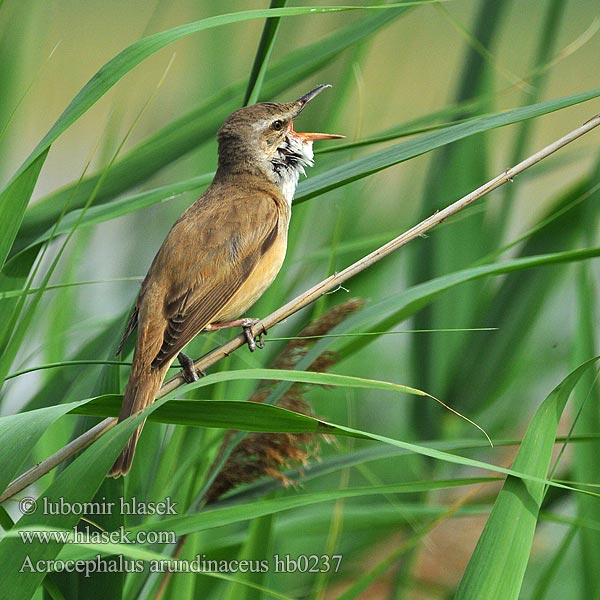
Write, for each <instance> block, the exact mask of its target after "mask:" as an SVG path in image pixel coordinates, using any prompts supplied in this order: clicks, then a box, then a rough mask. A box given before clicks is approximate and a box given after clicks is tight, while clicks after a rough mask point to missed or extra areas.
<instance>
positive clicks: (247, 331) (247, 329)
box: [204, 319, 267, 352]
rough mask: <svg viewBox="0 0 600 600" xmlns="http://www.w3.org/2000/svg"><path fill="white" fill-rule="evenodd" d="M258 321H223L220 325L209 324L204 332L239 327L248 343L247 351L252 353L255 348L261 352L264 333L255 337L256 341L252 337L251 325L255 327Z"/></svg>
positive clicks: (263, 344)
mask: <svg viewBox="0 0 600 600" xmlns="http://www.w3.org/2000/svg"><path fill="white" fill-rule="evenodd" d="M259 321H260V319H236V320H235V321H224V322H222V323H209V324H208V325H207V326H206V327H205V328H204V330H205V331H214V330H215V329H225V328H226V327H241V328H242V329H243V330H244V336H245V338H246V342H247V343H248V349H249V350H250V352H254V351H255V350H256V349H257V348H258V349H259V350H262V349H263V348H264V347H265V342H264V339H263V336H264V335H266V333H267V332H266V331H261V332H260V333H259V334H258V335H257V336H256V340H255V339H254V337H253V336H252V331H251V328H252V325H255V324H256V323H258V322H259ZM257 342H258V343H257Z"/></svg>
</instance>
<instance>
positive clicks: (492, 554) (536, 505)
mask: <svg viewBox="0 0 600 600" xmlns="http://www.w3.org/2000/svg"><path fill="white" fill-rule="evenodd" d="M596 360H597V358H594V359H591V360H588V361H586V362H584V363H583V364H581V365H580V366H579V367H577V368H576V369H575V370H574V371H572V372H571V373H570V374H569V375H568V376H567V377H566V378H565V379H563V381H562V382H561V383H560V384H559V385H558V386H557V387H556V388H555V389H554V390H553V391H552V393H551V394H550V395H549V396H548V397H547V398H546V399H545V400H544V402H543V403H542V404H541V405H540V407H539V408H538V410H537V411H536V413H535V415H534V417H533V419H532V420H531V422H530V423H529V426H528V427H527V431H526V433H525V436H524V438H523V442H522V443H521V447H520V448H519V452H518V453H517V456H516V458H515V461H514V464H513V468H514V469H516V470H519V471H522V472H524V473H529V474H531V475H534V476H535V477H546V475H547V473H548V468H549V466H550V460H551V458H552V450H553V448H554V439H555V437H556V433H557V429H558V423H559V420H560V416H561V414H562V412H563V410H564V407H565V405H566V403H567V400H568V399H569V396H570V395H571V393H572V391H573V388H574V387H575V385H576V384H577V383H578V381H579V380H580V378H581V377H582V376H583V375H584V373H586V371H587V370H588V369H589V368H590V367H591V366H592V365H594V364H595V363H596ZM545 494H546V486H545V485H544V484H542V483H538V482H533V481H524V480H523V479H518V478H514V477H509V478H507V480H506V482H505V484H504V486H503V488H502V491H501V492H500V494H499V495H498V498H497V499H496V502H495V503H494V507H493V509H492V512H491V514H490V517H489V519H488V521H487V523H486V525H485V528H484V530H483V533H482V534H481V537H480V538H479V541H478V543H477V547H476V548H475V551H474V552H473V555H472V556H471V559H470V561H469V564H468V565H467V569H466V571H465V573H464V575H463V578H462V580H461V583H460V586H459V588H458V592H457V594H456V598H457V600H461V599H463V598H478V599H479V600H485V599H487V598H489V599H490V600H492V599H494V600H495V599H496V598H504V599H506V600H510V599H511V598H515V599H516V598H518V597H519V592H520V590H521V584H522V581H523V576H524V574H525V569H526V567H527V563H528V561H529V555H530V552H531V545H532V543H533V536H534V533H535V527H536V524H537V521H538V514H539V509H540V505H541V503H542V500H543V499H544V496H545Z"/></svg>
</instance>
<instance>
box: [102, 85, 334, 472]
mask: <svg viewBox="0 0 600 600" xmlns="http://www.w3.org/2000/svg"><path fill="white" fill-rule="evenodd" d="M327 87H330V86H329V85H320V86H318V87H316V88H315V89H313V90H311V91H310V92H308V93H307V94H305V95H304V96H302V97H301V98H299V99H298V100H296V101H295V102H287V103H276V102H262V103H259V104H254V105H253V106H247V107H244V108H241V109H240V110H238V111H236V112H234V113H233V114H232V115H231V116H229V118H228V119H227V120H226V121H225V123H224V124H223V126H222V127H221V128H220V129H219V132H218V138H217V139H218V146H219V151H218V155H219V158H218V168H217V171H216V173H215V177H214V179H213V181H212V183H211V185H210V187H209V188H208V189H207V190H206V192H205V193H204V194H203V195H202V196H201V197H200V198H199V199H198V200H197V201H196V202H195V203H194V204H192V205H191V206H190V207H189V208H188V209H187V210H186V211H185V212H184V213H183V215H181V217H180V218H179V220H178V221H177V222H176V223H175V225H174V226H173V228H172V229H171V231H170V232H169V234H168V235H167V237H166V239H165V241H164V242H163V244H162V246H161V247H160V249H159V251H158V253H157V254H156V256H155V257H154V260H153V262H152V265H151V266H150V269H149V271H148V274H147V275H146V278H145V279H144V281H143V283H142V286H141V289H140V292H139V295H138V297H137V300H136V303H135V307H134V309H133V311H132V314H131V317H130V319H129V323H128V324H127V327H126V330H125V334H124V335H123V339H122V340H121V343H120V344H119V348H118V350H117V354H118V353H120V352H121V350H122V349H123V345H124V343H125V341H126V340H127V338H128V337H129V335H130V334H131V333H132V332H133V331H134V329H135V328H136V327H137V338H136V345H135V351H134V355H133V364H132V367H131V373H130V375H129V381H128V382H127V386H126V388H125V392H124V396H123V405H122V408H121V413H120V415H119V422H120V421H123V420H124V419H126V418H127V417H129V416H131V415H134V414H136V413H138V412H140V411H142V410H143V409H144V408H146V407H147V406H149V405H150V404H151V403H152V402H153V401H154V399H155V397H156V393H157V392H158V390H159V388H160V386H161V384H162V382H163V380H164V378H165V375H166V373H167V370H168V369H169V367H170V365H171V363H172V362H173V361H174V360H175V358H178V357H179V361H180V363H181V365H182V367H184V373H185V374H186V378H187V379H188V380H193V379H195V378H197V375H196V374H195V373H194V372H193V369H192V367H191V365H192V361H191V360H190V359H189V358H188V357H186V356H185V355H184V354H183V353H182V350H183V348H184V347H185V346H186V344H188V343H189V342H190V341H191V340H192V339H193V338H194V337H195V336H196V335H197V334H198V333H200V332H201V331H206V330H212V329H217V328H221V327H228V326H242V327H244V331H245V332H246V337H247V339H248V345H249V347H250V350H254V348H255V347H256V343H255V341H254V339H252V336H251V335H250V334H249V325H251V324H252V320H244V319H239V317H240V316H241V315H243V314H244V312H245V311H246V310H247V309H248V308H250V307H251V306H252V305H253V304H254V303H255V302H256V301H257V300H258V298H259V297H260V296H261V295H262V294H263V292H264V291H265V290H266V289H267V287H268V286H269V285H270V284H271V283H272V281H273V280H274V279H275V276H276V275H277V273H278V272H279V269H280V268H281V265H282V263H283V259H284V257H285V253H286V247H287V232H288V225H289V222H290V214H291V206H292V199H293V197H294V193H295V191H296V186H297V184H298V178H299V176H300V174H301V173H302V174H304V169H305V167H308V166H312V164H313V149H312V144H313V142H314V141H315V140H329V139H336V138H341V137H344V136H341V135H333V134H327V133H298V132H296V131H294V126H293V120H294V119H295V118H296V117H297V116H298V115H299V114H300V112H301V111H302V110H303V109H304V107H305V106H306V105H307V103H308V102H310V100H312V99H313V98H314V97H315V96H316V95H317V94H319V93H320V92H322V91H323V90H324V89H325V88H327ZM142 427H143V424H142V425H140V426H139V427H138V429H137V430H136V432H135V433H134V435H133V436H132V437H131V438H130V439H129V441H128V442H127V445H126V446H125V448H124V449H123V451H122V453H121V454H120V455H119V457H118V458H117V460H116V462H115V463H114V465H113V467H112V469H111V470H110V472H109V476H112V477H119V476H121V475H126V474H127V473H128V472H129V469H130V468H131V463H132V461H133V455H134V452H135V446H136V444H137V441H138V438H139V436H140V433H141V430H142Z"/></svg>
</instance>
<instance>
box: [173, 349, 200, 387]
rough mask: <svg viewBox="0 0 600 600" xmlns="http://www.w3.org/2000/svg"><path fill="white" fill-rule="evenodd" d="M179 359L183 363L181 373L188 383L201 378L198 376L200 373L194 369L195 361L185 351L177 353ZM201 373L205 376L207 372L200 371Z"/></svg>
mask: <svg viewBox="0 0 600 600" xmlns="http://www.w3.org/2000/svg"><path fill="white" fill-rule="evenodd" d="M177 360H178V361H179V364H180V365H181V374H182V376H183V379H184V381H185V382H186V383H194V381H198V380H199V379H200V378H199V377H198V373H197V372H196V370H195V369H194V361H193V360H192V359H191V358H190V357H189V356H188V355H187V354H184V353H183V352H180V353H179V354H178V355H177ZM200 375H202V377H204V376H205V375H206V373H204V371H200Z"/></svg>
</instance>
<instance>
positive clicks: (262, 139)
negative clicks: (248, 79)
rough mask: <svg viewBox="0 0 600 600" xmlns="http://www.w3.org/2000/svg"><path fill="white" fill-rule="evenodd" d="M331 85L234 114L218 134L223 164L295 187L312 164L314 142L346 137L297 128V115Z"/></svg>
mask: <svg viewBox="0 0 600 600" xmlns="http://www.w3.org/2000/svg"><path fill="white" fill-rule="evenodd" d="M327 87H330V86H329V85H320V86H318V87H316V88H315V89H314V90H311V91H310V92H308V93H307V94H304V96H302V97H301V98H298V100H296V101H295V102H285V103H279V102H260V103H259V104H254V105H252V106H246V107H244V108H241V109H239V110H237V111H236V112H234V113H233V114H232V115H230V117H229V118H228V119H227V120H226V121H225V123H224V124H223V126H222V127H221V129H220V130H219V134H218V141H219V168H220V169H225V170H227V172H229V173H232V172H233V173H240V172H250V173H253V174H261V175H266V176H267V177H268V178H269V179H271V180H272V181H274V182H275V183H276V184H278V185H280V186H281V187H282V188H283V186H284V185H286V186H287V187H289V186H290V185H291V184H293V186H292V187H293V188H294V189H295V187H296V183H297V182H298V176H299V174H300V173H304V167H307V166H311V165H312V159H313V150H312V144H313V142H314V141H315V140H333V139H338V138H343V137H344V136H343V135H335V134H330V133H299V132H297V131H294V119H295V118H296V117H297V116H298V115H299V114H300V113H301V112H302V110H303V109H304V107H305V106H306V105H307V104H308V103H309V102H310V101H311V100H312V99H313V98H314V97H315V96H316V95H317V94H319V93H320V92H322V91H323V90H324V89H325V88H327ZM286 191H287V190H286ZM292 194H293V190H292Z"/></svg>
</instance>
